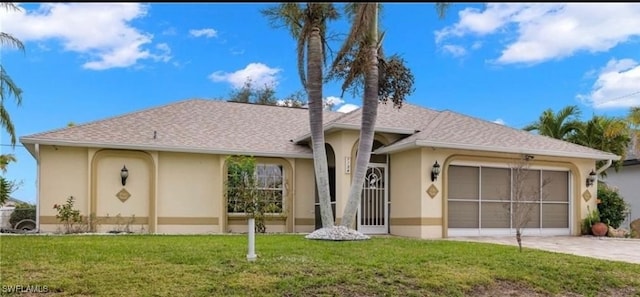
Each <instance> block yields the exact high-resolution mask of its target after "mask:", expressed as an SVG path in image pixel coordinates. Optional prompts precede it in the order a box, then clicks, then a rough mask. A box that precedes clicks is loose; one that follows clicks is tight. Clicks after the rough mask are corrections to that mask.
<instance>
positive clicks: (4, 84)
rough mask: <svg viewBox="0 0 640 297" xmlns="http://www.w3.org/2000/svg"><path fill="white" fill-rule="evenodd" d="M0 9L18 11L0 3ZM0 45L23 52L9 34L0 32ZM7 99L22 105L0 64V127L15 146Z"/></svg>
mask: <svg viewBox="0 0 640 297" xmlns="http://www.w3.org/2000/svg"><path fill="white" fill-rule="evenodd" d="M0 7H2V8H4V9H6V10H20V8H19V7H18V6H16V5H15V4H13V3H10V2H0ZM0 45H1V46H5V45H9V46H12V47H15V48H17V49H19V50H21V51H22V52H24V44H22V42H21V41H20V40H19V39H17V38H15V37H13V36H12V35H11V34H9V33H5V32H0ZM9 97H13V98H14V99H15V101H16V104H17V105H18V106H20V104H22V90H21V89H20V88H19V87H18V85H16V84H15V82H14V81H13V80H12V79H11V76H9V74H8V73H7V71H6V70H5V69H4V66H2V65H1V64H0V125H1V126H2V127H4V128H5V130H6V131H7V133H8V134H9V136H10V137H11V145H12V146H15V144H16V129H15V127H14V126H13V122H12V121H11V117H10V116H9V112H8V111H7V110H6V109H5V108H4V100H5V98H9Z"/></svg>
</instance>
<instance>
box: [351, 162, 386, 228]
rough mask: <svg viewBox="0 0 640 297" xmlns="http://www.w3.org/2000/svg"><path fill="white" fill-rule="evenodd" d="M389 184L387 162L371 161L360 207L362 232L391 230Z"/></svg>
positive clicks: (359, 220) (359, 222) (359, 215)
mask: <svg viewBox="0 0 640 297" xmlns="http://www.w3.org/2000/svg"><path fill="white" fill-rule="evenodd" d="M387 184H388V174H387V164H383V163H369V168H367V174H366V175H365V179H364V185H363V186H362V195H361V196H360V199H361V200H360V208H359V209H358V230H359V231H360V232H362V233H365V234H387V233H388V232H389V196H388V191H387V188H386V187H387Z"/></svg>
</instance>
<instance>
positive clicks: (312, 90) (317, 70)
mask: <svg viewBox="0 0 640 297" xmlns="http://www.w3.org/2000/svg"><path fill="white" fill-rule="evenodd" d="M262 13H263V15H265V16H266V17H267V18H268V19H269V21H270V23H271V25H272V26H274V27H277V28H282V27H284V28H286V29H288V30H289V33H290V34H291V36H292V37H293V38H294V39H295V40H296V44H297V45H296V54H297V58H298V75H299V76H300V81H301V83H302V86H303V87H304V89H305V90H306V92H307V95H308V98H309V100H308V102H309V128H310V130H311V146H312V150H313V164H314V170H315V178H316V185H317V190H318V197H319V203H320V216H321V218H322V226H323V227H325V228H328V227H332V226H333V225H334V218H333V213H332V209H331V197H330V194H329V169H328V165H327V155H326V151H325V146H324V143H325V141H324V127H323V115H322V114H323V96H322V85H323V67H324V64H325V61H326V48H327V42H326V41H327V40H326V35H327V26H326V23H327V21H331V20H336V19H337V18H338V16H339V15H338V12H337V11H336V9H335V8H334V6H333V5H332V4H330V3H314V2H308V3H306V4H300V3H281V4H279V5H278V6H276V7H271V8H268V9H265V10H263V11H262ZM305 64H306V69H305Z"/></svg>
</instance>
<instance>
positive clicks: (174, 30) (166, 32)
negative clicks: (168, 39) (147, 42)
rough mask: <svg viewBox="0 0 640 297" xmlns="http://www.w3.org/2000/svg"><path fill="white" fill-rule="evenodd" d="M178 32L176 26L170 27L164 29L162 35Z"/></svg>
mask: <svg viewBox="0 0 640 297" xmlns="http://www.w3.org/2000/svg"><path fill="white" fill-rule="evenodd" d="M177 34H178V31H177V30H176V28H174V27H169V28H167V29H164V31H162V35H167V36H174V35H177Z"/></svg>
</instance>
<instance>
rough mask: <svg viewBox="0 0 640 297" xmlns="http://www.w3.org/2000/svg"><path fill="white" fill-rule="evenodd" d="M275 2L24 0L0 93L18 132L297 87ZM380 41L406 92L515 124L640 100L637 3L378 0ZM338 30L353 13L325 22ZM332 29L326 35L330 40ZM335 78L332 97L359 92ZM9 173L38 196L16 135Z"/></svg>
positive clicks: (5, 22)
mask: <svg viewBox="0 0 640 297" xmlns="http://www.w3.org/2000/svg"><path fill="white" fill-rule="evenodd" d="M271 5H274V4H267V3H262V4H213V3H203V4H159V3H154V4H122V3H117V4H83V3H56V4H37V3H29V4H20V6H21V7H22V8H23V9H22V11H21V12H11V13H7V12H5V11H3V12H0V31H2V32H7V33H10V34H13V35H14V36H15V37H18V38H19V39H21V40H22V41H23V42H24V44H25V46H26V53H25V54H23V53H21V52H19V51H16V50H15V49H11V48H6V47H3V48H2V51H1V56H0V57H1V63H2V65H3V66H4V67H5V69H6V70H7V71H8V73H9V74H10V75H11V76H12V78H13V79H14V81H15V82H16V83H17V84H18V85H19V86H20V87H21V88H22V89H23V91H24V94H23V104H22V106H20V107H17V106H16V105H15V104H14V102H13V101H12V98H10V99H9V100H8V101H6V102H4V105H5V108H7V109H8V110H9V112H10V114H11V117H12V119H13V122H14V124H15V126H16V131H17V133H18V136H25V135H29V134H33V133H39V132H44V131H48V130H52V129H58V128H62V127H65V126H66V125H67V123H69V122H74V123H76V124H82V123H86V122H89V121H94V120H99V119H103V118H107V117H111V116H116V115H119V114H123V113H128V112H132V111H137V110H141V109H146V108H151V107H155V106H159V105H164V104H168V103H171V102H175V101H180V100H184V99H189V98H196V97H197V98H224V97H226V96H228V95H229V93H230V92H231V91H232V90H233V89H234V88H235V87H238V86H241V85H242V83H243V81H244V78H245V77H251V78H252V80H253V81H254V82H256V83H273V84H275V86H276V91H277V96H278V97H285V96H287V95H289V94H292V93H294V92H296V91H299V90H301V85H300V81H299V78H298V74H297V68H296V55H295V42H294V41H293V39H292V38H291V37H290V36H289V33H288V32H287V31H286V30H284V29H275V28H272V27H271V26H270V25H269V23H268V21H267V19H265V18H264V17H263V16H262V15H261V14H260V10H261V9H262V8H266V7H269V6H271ZM381 25H382V29H383V30H384V31H386V36H385V39H384V48H385V52H386V53H387V54H399V55H401V56H402V57H403V58H404V59H405V61H406V62H407V64H408V66H409V67H410V68H411V70H412V72H413V74H414V76H415V88H416V90H415V92H414V93H413V94H412V95H411V96H410V97H409V98H408V102H409V103H412V104H417V105H420V106H424V107H428V108H433V109H436V110H452V111H456V112H459V113H463V114H466V115H469V116H473V117H477V118H481V119H484V120H487V121H495V122H499V123H501V124H504V125H507V126H510V127H514V128H518V129H519V128H522V127H523V126H525V125H526V124H529V123H531V122H533V121H535V120H536V119H537V118H538V116H539V115H540V114H541V113H542V112H543V111H544V110H545V109H547V108H552V109H553V110H554V111H557V110H559V109H561V108H563V107H565V106H567V105H578V106H579V108H580V109H581V110H582V118H583V119H587V118H590V117H591V116H592V115H594V114H598V115H610V116H623V115H625V114H626V113H627V112H628V110H629V107H630V106H638V105H640V64H639V63H640V5H639V4H635V3H617V4H562V3H549V4H523V3H515V4H487V5H486V6H484V5H481V4H463V3H456V4H454V5H453V6H452V7H451V9H450V10H449V11H448V13H447V16H446V18H445V19H438V18H437V15H436V12H435V8H434V5H433V4H429V3H415V4H385V5H384V7H383V12H382V21H381ZM330 27H331V30H332V31H333V32H334V33H345V32H346V30H347V28H348V24H347V23H346V21H344V20H342V21H338V22H335V23H332V24H330ZM339 42H340V41H339V40H336V41H334V42H333V43H332V44H331V47H332V49H334V50H336V49H337V47H338V45H339ZM339 86H340V84H339V83H332V84H329V85H326V86H325V89H324V95H325V97H327V98H331V99H330V100H332V101H334V102H336V103H337V104H336V107H335V109H336V110H338V109H339V110H341V111H345V110H350V109H351V108H353V107H354V106H359V105H360V104H361V98H360V97H359V96H356V97H352V96H351V94H350V93H345V95H344V97H342V98H340V95H341V92H340V88H339ZM0 137H1V138H0V143H1V144H2V146H0V149H1V152H2V153H13V154H15V155H16V157H17V158H18V162H17V163H12V164H11V165H10V166H9V170H8V172H7V174H6V176H7V177H8V178H9V179H12V180H16V181H18V182H21V183H22V186H21V187H20V189H19V190H18V191H17V192H16V193H14V194H13V196H14V197H16V198H19V199H22V200H26V201H31V202H34V201H35V197H36V163H35V160H34V159H33V157H31V155H30V154H29V153H28V152H27V151H26V150H25V149H24V148H23V147H21V146H16V147H15V149H13V148H11V147H10V146H7V144H9V137H8V136H7V134H6V132H4V130H3V131H2V134H0Z"/></svg>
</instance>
